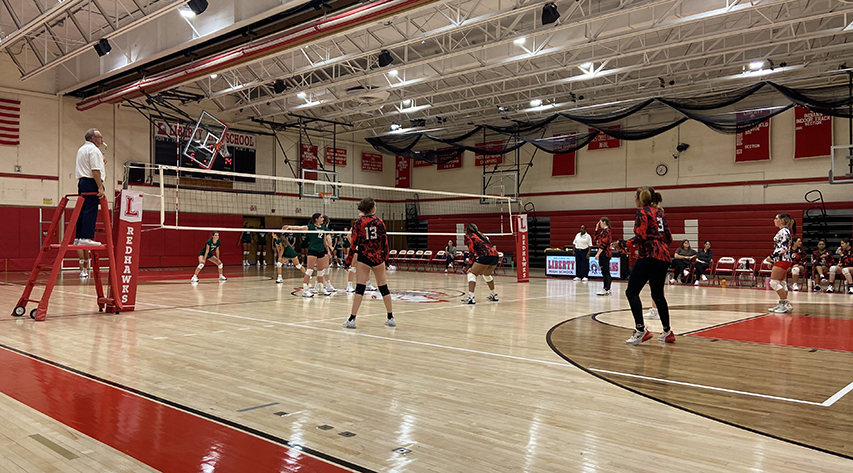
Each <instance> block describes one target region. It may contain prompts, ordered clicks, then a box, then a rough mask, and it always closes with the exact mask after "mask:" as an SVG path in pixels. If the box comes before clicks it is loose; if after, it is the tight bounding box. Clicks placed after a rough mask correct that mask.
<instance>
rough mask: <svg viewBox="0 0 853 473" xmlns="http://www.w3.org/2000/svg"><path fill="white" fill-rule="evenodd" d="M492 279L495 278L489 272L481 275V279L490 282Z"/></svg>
mask: <svg viewBox="0 0 853 473" xmlns="http://www.w3.org/2000/svg"><path fill="white" fill-rule="evenodd" d="M493 279H495V278H493V277H492V275H491V274H490V275H488V276H483V281H486V282H492V280H493Z"/></svg>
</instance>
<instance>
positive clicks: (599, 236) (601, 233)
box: [595, 228, 613, 291]
mask: <svg viewBox="0 0 853 473" xmlns="http://www.w3.org/2000/svg"><path fill="white" fill-rule="evenodd" d="M612 242H613V237H612V236H611V232H610V229H609V228H599V229H598V230H596V231H595V244H596V245H598V248H599V249H600V250H601V253H600V254H599V255H598V269H599V270H600V271H601V278H602V279H604V290H605V291H609V290H610V286H611V283H612V279H611V276H610V257H611V256H613V251H612V250H611V249H610V244H611V243H612Z"/></svg>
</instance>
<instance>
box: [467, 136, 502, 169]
mask: <svg viewBox="0 0 853 473" xmlns="http://www.w3.org/2000/svg"><path fill="white" fill-rule="evenodd" d="M476 146H477V148H479V149H482V150H486V151H500V150H502V149H504V142H503V141H489V142H488V143H477V145H476ZM503 163H504V155H502V154H479V153H475V154H474V165H475V166H483V165H485V166H494V165H496V164H503Z"/></svg>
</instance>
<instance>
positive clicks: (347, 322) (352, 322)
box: [344, 320, 355, 328]
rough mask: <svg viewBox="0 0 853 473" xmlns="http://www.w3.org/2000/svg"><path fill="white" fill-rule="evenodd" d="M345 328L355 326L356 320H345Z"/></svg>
mask: <svg viewBox="0 0 853 473" xmlns="http://www.w3.org/2000/svg"><path fill="white" fill-rule="evenodd" d="M344 328H355V320H347V321H346V322H344Z"/></svg>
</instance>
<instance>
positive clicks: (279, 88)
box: [272, 79, 287, 94]
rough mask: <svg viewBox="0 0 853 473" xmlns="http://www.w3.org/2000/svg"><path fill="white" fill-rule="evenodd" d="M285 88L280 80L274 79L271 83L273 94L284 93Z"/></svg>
mask: <svg viewBox="0 0 853 473" xmlns="http://www.w3.org/2000/svg"><path fill="white" fill-rule="evenodd" d="M286 88H287V86H286V85H285V84H284V81H283V80H281V79H276V80H274V81H273V83H272V90H273V92H275V93H277V94H280V93H282V92H284V89H286Z"/></svg>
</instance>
